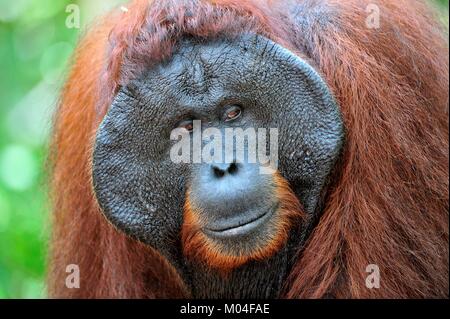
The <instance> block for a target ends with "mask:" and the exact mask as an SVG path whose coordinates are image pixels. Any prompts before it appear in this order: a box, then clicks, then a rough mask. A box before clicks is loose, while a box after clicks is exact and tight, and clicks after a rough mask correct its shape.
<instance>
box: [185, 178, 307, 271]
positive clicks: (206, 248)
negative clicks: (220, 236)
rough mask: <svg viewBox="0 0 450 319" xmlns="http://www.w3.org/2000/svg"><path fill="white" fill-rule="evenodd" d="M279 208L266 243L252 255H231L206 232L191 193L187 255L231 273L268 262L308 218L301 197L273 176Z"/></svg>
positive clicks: (186, 202)
mask: <svg viewBox="0 0 450 319" xmlns="http://www.w3.org/2000/svg"><path fill="white" fill-rule="evenodd" d="M273 179H274V183H275V189H276V191H275V192H276V194H275V196H276V197H277V199H278V202H279V206H278V209H277V211H276V212H274V214H273V216H272V217H271V220H270V221H269V227H270V229H269V234H268V235H267V238H266V240H265V243H262V244H260V245H258V247H255V249H254V250H253V251H252V252H251V253H248V254H230V253H229V252H226V251H224V249H223V247H221V245H220V244H219V243H217V242H214V239H211V238H208V236H206V235H205V234H204V233H203V232H202V226H203V224H202V220H201V219H200V216H199V214H198V213H197V212H196V210H195V208H193V207H192V206H191V201H190V194H189V191H188V192H187V195H186V201H185V205H184V223H183V227H182V230H181V238H182V245H183V253H184V255H185V256H186V257H187V258H189V259H191V260H195V261H199V262H203V263H205V264H206V265H208V266H209V267H211V268H215V269H217V270H220V271H224V272H227V271H230V270H232V269H235V268H237V267H240V266H242V265H244V264H246V263H247V262H249V261H256V260H264V259H267V258H269V257H271V256H273V255H274V254H275V253H276V252H277V251H279V250H280V249H281V248H282V247H283V246H284V244H285V243H286V241H287V240H288V237H289V231H290V230H291V228H292V225H293V224H294V223H298V222H300V221H301V220H303V219H304V217H305V215H304V213H303V210H302V208H301V205H300V202H299V201H298V199H297V196H295V194H294V193H293V192H292V190H291V188H290V187H289V184H288V182H287V181H286V180H285V179H284V178H283V177H282V176H281V175H280V174H279V173H276V174H274V175H273Z"/></svg>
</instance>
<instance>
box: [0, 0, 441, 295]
mask: <svg viewBox="0 0 450 319" xmlns="http://www.w3.org/2000/svg"><path fill="white" fill-rule="evenodd" d="M392 1H395V0H392ZM433 1H434V2H435V4H436V5H437V6H438V8H439V11H440V12H441V17H442V21H443V22H444V24H446V25H447V27H448V0H433ZM123 2H125V0H95V1H93V0H79V1H74V0H72V1H70V0H13V1H11V0H0V298H42V297H45V296H46V294H45V284H44V282H45V269H46V254H47V240H48V236H49V225H48V210H49V205H48V200H47V193H46V176H45V172H46V171H45V159H46V155H47V146H48V145H47V143H48V135H49V131H50V127H51V119H52V113H53V110H54V107H55V104H56V101H57V97H58V91H59V89H60V87H61V85H62V83H63V80H64V72H65V70H66V62H67V59H68V57H69V56H70V55H71V53H72V51H73V49H74V47H75V45H76V42H77V40H78V38H79V37H80V35H81V34H82V33H83V31H82V30H83V29H84V27H85V26H86V25H87V24H89V23H90V22H91V21H93V20H95V18H96V17H98V16H99V15H100V14H101V13H103V12H105V11H107V10H108V9H109V8H111V7H112V6H115V5H118V4H120V3H123ZM69 4H77V5H79V8H80V9H81V15H80V17H81V28H80V29H77V28H67V27H66V19H67V17H68V15H69V14H70V12H69V13H67V12H66V8H67V5H69Z"/></svg>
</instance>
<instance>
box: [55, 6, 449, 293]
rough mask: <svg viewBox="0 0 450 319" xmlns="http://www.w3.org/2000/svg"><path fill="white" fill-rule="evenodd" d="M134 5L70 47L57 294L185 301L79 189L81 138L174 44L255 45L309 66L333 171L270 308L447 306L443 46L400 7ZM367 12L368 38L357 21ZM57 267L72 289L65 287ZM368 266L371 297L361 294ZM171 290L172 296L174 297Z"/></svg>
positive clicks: (85, 183)
mask: <svg viewBox="0 0 450 319" xmlns="http://www.w3.org/2000/svg"><path fill="white" fill-rule="evenodd" d="M295 2H296V3H298V4H297V5H296V6H295V7H294V6H291V4H293V3H294V1H285V2H281V1H270V0H266V1H261V0H259V1H258V0H246V1H242V0H210V1H206V0H204V1H182V0H179V1H175V0H165V1H154V2H153V3H152V2H151V1H148V0H136V1H132V2H131V3H130V4H129V5H128V6H127V7H128V11H127V12H124V11H121V10H116V11H113V12H112V13H111V14H110V15H108V16H107V17H106V18H104V19H103V20H102V21H101V22H100V23H98V25H97V26H96V27H94V28H93V30H91V32H90V33H88V34H87V36H86V37H85V38H84V39H83V40H82V41H81V43H80V45H79V47H78V49H77V52H76V54H75V57H74V63H73V66H72V69H71V72H70V75H69V79H68V81H67V83H66V85H65V87H64V90H63V92H62V96H61V102H60V107H59V111H58V113H57V115H56V122H55V128H54V132H55V133H54V139H53V144H52V145H53V147H52V157H51V158H52V194H53V210H54V214H53V238H52V245H51V260H50V270H49V293H50V295H51V296H55V297H83V298H92V297H111V298H113V297H116V298H125V297H127V298H146V297H148V298H152V297H183V296H186V293H185V291H186V289H184V288H183V286H182V283H181V282H180V279H179V277H178V276H177V275H176V274H175V272H174V270H173V269H172V268H171V267H170V266H169V265H168V264H167V263H166V261H165V260H164V259H163V258H161V257H160V256H159V254H158V253H156V252H155V251H153V250H152V249H151V248H149V247H147V246H145V245H143V244H141V243H138V242H136V241H134V240H132V239H129V238H127V237H126V236H125V235H123V234H122V233H120V232H119V231H117V230H116V229H114V228H113V227H112V226H111V225H110V224H109V223H108V222H107V221H106V220H105V219H104V217H103V216H102V214H101V212H100V209H99V207H98V205H97V203H96V201H95V198H94V195H93V191H92V186H91V164H90V163H91V157H92V145H93V137H94V135H95V131H96V128H97V127H98V124H99V121H100V120H101V119H102V117H103V116H104V114H105V113H106V111H107V109H108V105H110V103H111V100H112V98H113V96H114V94H115V93H116V92H117V90H118V89H119V87H120V86H121V85H124V84H126V83H127V82H128V81H130V80H131V79H133V78H135V77H137V76H139V74H140V73H141V72H142V71H143V70H145V68H148V67H151V66H152V65H154V64H156V63H158V62H159V61H161V60H163V59H165V58H167V57H169V56H170V55H171V53H172V51H173V48H174V45H175V44H176V42H177V40H178V39H180V38H181V37H183V36H194V37H200V38H203V39H208V38H214V37H220V36H230V37H232V36H234V35H237V34H240V33H242V32H255V33H258V34H262V35H264V36H266V37H268V38H270V39H272V40H274V41H275V42H277V43H280V44H281V45H283V46H285V47H287V48H289V49H290V50H292V51H294V52H296V53H297V54H298V55H300V56H302V57H303V58H304V59H307V60H308V61H309V62H310V63H311V64H312V65H313V66H314V67H315V68H316V69H317V71H318V72H319V73H321V74H322V76H323V78H324V79H325V81H326V82H327V83H328V85H329V87H330V88H331V89H332V91H333V92H334V95H335V97H336V99H337V101H338V103H339V105H340V108H341V112H342V115H343V118H344V121H345V127H346V144H345V147H344V152H343V158H342V163H341V164H340V166H339V168H338V170H337V173H336V174H335V176H334V177H333V181H332V182H331V185H330V187H329V191H328V194H327V200H326V206H325V208H324V210H323V214H322V216H321V218H320V220H319V222H318V225H317V226H316V228H315V230H314V231H313V233H312V235H311V236H310V238H309V240H308V241H307V243H306V245H305V247H304V248H303V249H302V251H300V252H299V254H298V256H297V257H296V258H297V262H296V264H295V266H294V268H293V270H292V272H291V274H290V275H289V277H288V278H287V280H286V283H285V288H284V292H283V295H282V297H288V298H321V297H338V298H344V297H353V298H366V297H375V298H376V297H388V298H389V297H393V298H399V297H438V296H441V297H442V296H448V279H449V278H448V273H449V272H448V271H449V268H448V267H449V260H448V232H449V227H448V201H449V196H448V165H449V163H448V159H449V156H448V96H449V94H448V93H449V92H448V84H449V83H448V82H449V78H448V77H449V74H448V71H449V68H448V43H447V41H446V40H445V38H444V36H443V32H442V30H441V29H440V28H439V26H438V25H437V24H436V23H435V22H434V21H435V18H434V17H433V16H432V15H431V14H430V13H429V12H430V10H428V8H426V6H425V4H423V3H421V2H419V1H410V0H396V1H390V0H378V1H373V0H370V1H368V0H367V1H366V0H346V1H339V0H328V1H322V0H305V1H301V0H298V1H295ZM372 3H375V4H376V5H377V6H378V8H379V11H380V26H379V28H373V29H372V28H369V27H368V25H367V24H366V20H367V17H368V15H369V13H367V11H366V9H367V7H368V5H369V4H372ZM69 264H77V265H79V267H80V273H81V287H80V289H68V288H66V287H65V278H66V276H67V275H68V274H67V273H66V272H65V270H66V266H67V265H69ZM369 264H376V265H377V266H378V267H379V269H380V272H381V287H380V288H379V289H368V288H367V287H366V285H365V281H366V277H367V275H368V273H366V272H365V270H366V266H367V265H369ZM180 287H182V289H180Z"/></svg>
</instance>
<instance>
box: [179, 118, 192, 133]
mask: <svg viewBox="0 0 450 319" xmlns="http://www.w3.org/2000/svg"><path fill="white" fill-rule="evenodd" d="M178 128H184V129H185V130H186V131H188V132H192V131H193V130H194V121H193V120H184V121H182V122H180V124H178Z"/></svg>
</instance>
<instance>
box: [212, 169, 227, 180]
mask: <svg viewBox="0 0 450 319" xmlns="http://www.w3.org/2000/svg"><path fill="white" fill-rule="evenodd" d="M213 172H214V176H216V177H219V178H220V177H223V176H224V175H225V172H224V171H223V170H221V169H220V168H218V167H216V166H213Z"/></svg>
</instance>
